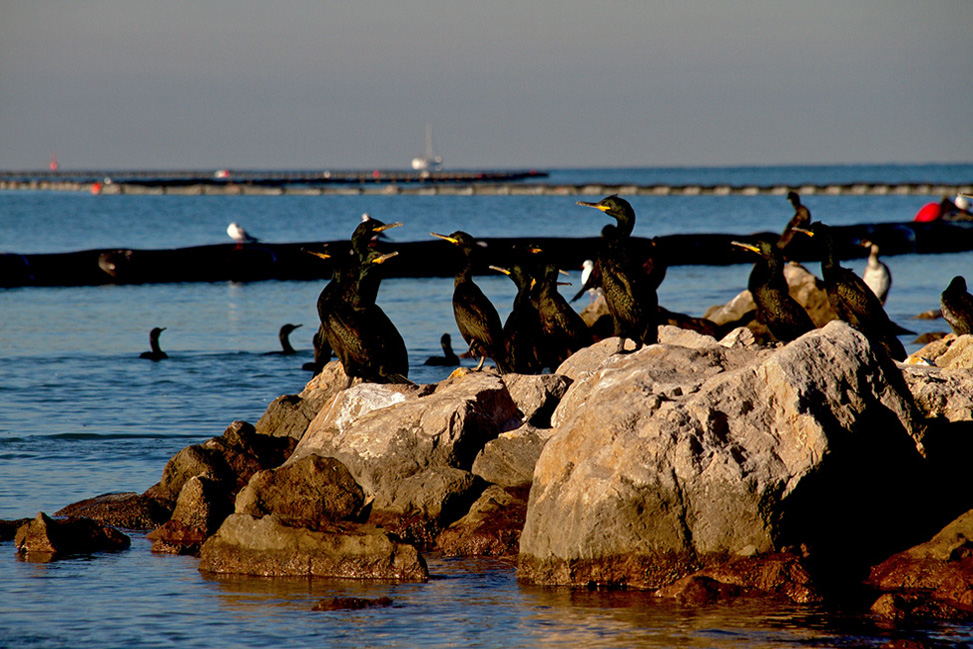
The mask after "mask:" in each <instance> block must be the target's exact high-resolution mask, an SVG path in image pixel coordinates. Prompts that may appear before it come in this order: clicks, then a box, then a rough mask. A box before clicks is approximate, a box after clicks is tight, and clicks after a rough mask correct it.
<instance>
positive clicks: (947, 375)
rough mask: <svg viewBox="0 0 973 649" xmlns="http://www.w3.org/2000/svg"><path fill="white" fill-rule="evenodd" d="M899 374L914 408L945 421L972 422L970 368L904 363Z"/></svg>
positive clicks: (972, 400) (972, 373) (972, 381)
mask: <svg viewBox="0 0 973 649" xmlns="http://www.w3.org/2000/svg"><path fill="white" fill-rule="evenodd" d="M970 338H973V336H970ZM902 373H903V376H904V377H905V381H906V384H907V385H908V386H909V391H910V392H911V393H912V397H913V399H914V400H915V403H916V407H917V408H918V409H919V411H920V412H921V413H922V414H923V415H924V416H925V417H927V418H928V419H934V420H942V421H947V422H960V421H963V422H970V421H973V371H971V370H968V369H956V368H945V369H944V368H941V367H935V366H921V365H906V366H904V367H903V368H902Z"/></svg>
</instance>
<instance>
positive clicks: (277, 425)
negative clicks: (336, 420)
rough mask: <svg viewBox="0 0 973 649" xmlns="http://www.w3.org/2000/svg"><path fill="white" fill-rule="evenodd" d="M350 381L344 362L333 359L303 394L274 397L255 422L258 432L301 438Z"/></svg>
mask: <svg viewBox="0 0 973 649" xmlns="http://www.w3.org/2000/svg"><path fill="white" fill-rule="evenodd" d="M347 382H348V376H347V375H346V374H345V373H344V370H343V369H342V367H341V363H340V362H338V361H331V362H329V363H328V364H327V365H325V366H324V368H323V369H322V370H321V372H320V373H318V374H317V375H315V377H314V378H312V379H311V380H310V381H308V383H307V385H306V386H304V389H303V390H301V392H300V393H299V394H285V395H283V396H280V397H277V398H276V399H274V400H273V401H272V402H271V404H270V405H269V406H267V410H266V411H264V414H263V415H262V416H261V417H260V419H259V420H258V421H257V423H256V424H255V429H256V431H257V433H259V434H261V435H272V436H275V437H284V436H287V437H293V438H294V439H296V440H299V439H301V437H302V436H303V435H304V431H306V430H307V427H308V425H309V424H310V423H311V421H313V420H314V418H315V417H316V416H317V414H318V412H320V410H321V408H323V407H324V405H325V404H327V403H328V402H329V401H331V399H332V398H333V397H334V395H336V394H338V393H339V392H341V390H342V389H344V387H345V385H346V384H347Z"/></svg>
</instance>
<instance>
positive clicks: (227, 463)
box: [145, 421, 295, 506]
mask: <svg viewBox="0 0 973 649" xmlns="http://www.w3.org/2000/svg"><path fill="white" fill-rule="evenodd" d="M294 446H295V441H294V440H293V439H291V438H290V437H273V436H270V435H260V434H258V433H257V432H256V430H255V429H254V427H253V426H252V425H251V424H248V423H247V422H244V421H235V422H233V423H232V424H230V426H229V427H227V429H226V431H224V433H223V435H221V436H220V437H213V438H211V439H209V440H207V441H206V442H203V443H202V444H193V445H191V446H187V447H186V448H184V449H182V450H181V451H179V452H178V453H176V454H175V455H174V456H173V457H172V459H170V460H169V462H168V463H167V464H166V466H165V468H164V469H163V471H162V480H161V481H160V482H159V483H158V484H156V485H154V486H153V487H150V488H149V489H148V490H147V491H146V492H145V495H146V496H148V497H150V498H154V499H157V500H160V501H162V502H163V503H166V504H172V506H174V505H175V501H176V498H178V497H179V492H180V491H181V490H182V488H183V485H185V484H186V481H187V480H189V479H190V478H192V477H193V476H198V475H201V476H205V477H207V478H210V479H212V480H215V481H217V482H219V483H221V484H222V485H224V486H225V487H226V489H227V490H228V492H229V493H230V494H233V495H235V494H236V493H237V492H238V491H239V490H240V489H242V488H243V487H244V486H245V485H246V484H247V482H248V481H249V480H250V477H251V476H252V475H253V474H254V473H256V472H257V471H260V470H263V469H270V468H273V467H276V466H279V465H280V464H281V463H283V462H284V460H286V459H287V458H288V456H289V455H290V453H291V451H292V450H293V449H294Z"/></svg>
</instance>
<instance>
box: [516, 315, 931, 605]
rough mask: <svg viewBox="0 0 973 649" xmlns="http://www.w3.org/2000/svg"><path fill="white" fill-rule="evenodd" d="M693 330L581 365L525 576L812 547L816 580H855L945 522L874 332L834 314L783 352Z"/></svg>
mask: <svg viewBox="0 0 973 649" xmlns="http://www.w3.org/2000/svg"><path fill="white" fill-rule="evenodd" d="M662 329H664V328H660V340H663V342H664V339H663V331H662ZM689 333H691V332H689ZM683 335H685V334H683ZM687 340H688V339H687ZM693 340H695V342H693V343H692V344H693V346H681V345H680V346H677V345H671V344H658V345H650V346H648V347H645V348H643V349H642V350H640V351H638V352H636V353H633V354H628V355H608V354H606V353H605V351H606V350H604V349H602V350H599V349H598V348H599V346H606V347H607V346H612V345H613V343H614V341H612V340H609V341H604V342H602V343H598V344H596V345H594V346H592V347H590V348H588V349H587V350H582V352H579V354H575V356H574V357H572V358H571V359H568V361H567V362H566V363H565V365H568V364H569V363H570V364H574V366H575V367H574V368H572V369H571V373H572V374H573V375H574V378H575V383H573V384H572V385H571V387H570V388H569V390H568V392H567V394H566V395H565V396H564V398H563V399H562V400H561V403H560V405H559V406H558V408H557V410H556V411H555V413H554V416H553V418H552V421H553V423H554V425H555V428H556V430H555V431H554V435H553V436H552V437H551V439H550V440H549V441H548V443H547V445H546V446H545V447H544V450H543V451H542V452H541V456H540V458H539V460H538V462H537V465H536V468H535V471H534V476H533V486H532V488H531V492H530V500H529V505H528V509H527V518H526V523H525V526H524V531H523V535H522V537H521V547H520V558H519V576H520V578H522V579H524V580H526V581H528V582H532V583H536V584H551V585H590V584H594V585H607V586H619V585H628V586H633V587H638V588H649V589H658V588H661V587H663V586H666V585H668V584H671V583H673V582H675V581H676V580H678V579H680V578H682V577H685V576H686V575H689V574H691V573H693V572H695V571H697V570H699V569H701V568H703V567H707V566H711V565H718V564H720V563H722V562H723V561H724V559H725V558H726V557H728V556H733V555H736V554H747V555H753V556H756V555H766V554H773V553H777V552H780V551H782V550H783V549H784V548H786V547H790V546H794V547H797V546H804V547H807V548H808V549H809V552H810V554H809V557H808V562H807V565H808V567H809V568H810V569H812V572H813V573H814V574H815V577H816V578H825V579H835V580H842V579H845V580H846V579H854V578H855V577H854V576H855V575H860V574H862V573H863V571H864V570H866V569H867V566H868V565H871V564H872V563H874V562H875V560H876V558H880V557H882V556H887V554H888V553H889V552H890V551H892V550H891V548H894V547H895V546H896V545H897V544H901V543H903V542H904V541H905V540H906V539H909V538H912V537H914V536H915V535H916V534H917V533H920V530H922V529H925V528H926V527H927V526H928V525H929V524H930V523H931V521H930V520H929V518H930V517H931V516H932V513H931V512H930V511H929V509H930V508H929V507H928V505H927V504H926V503H925V502H924V501H926V500H928V499H929V497H930V493H929V491H930V487H929V484H928V483H927V481H926V480H925V478H926V477H927V474H926V473H925V472H924V471H923V468H924V467H923V457H922V455H921V453H920V450H921V448H922V446H921V441H922V436H923V432H924V431H923V428H922V426H921V423H920V421H919V419H920V418H919V416H918V414H917V412H916V411H915V409H914V406H913V404H912V399H911V395H910V394H909V392H908V390H907V388H906V387H905V384H904V382H903V381H902V377H901V373H900V372H899V370H898V369H897V368H896V367H895V365H894V364H892V363H891V362H890V361H888V359H886V358H883V357H882V356H880V355H876V354H874V353H873V352H872V350H871V347H870V346H869V343H868V341H867V340H866V339H865V337H864V336H862V335H861V334H860V333H859V332H857V331H855V330H854V329H852V328H851V327H849V326H848V325H846V324H844V323H841V322H833V323H831V324H829V325H827V326H826V327H825V328H823V329H820V330H816V331H813V332H811V333H808V334H806V335H805V336H802V337H801V338H799V339H798V340H796V341H794V342H792V343H790V344H789V345H787V346H784V347H782V348H779V349H778V350H776V351H770V350H756V351H755V350H750V349H748V348H746V347H745V346H741V347H732V348H729V347H725V346H723V345H720V344H718V343H716V342H715V341H712V338H709V337H706V336H699V337H698V338H695V339H693ZM581 354H584V355H586V356H587V359H585V360H584V362H583V363H582V362H581V361H580V359H576V358H575V357H577V356H579V355H581ZM599 354H600V355H601V356H602V358H603V360H602V362H601V364H600V365H598V366H594V364H595V362H596V358H597V356H598V355H599ZM890 521H894V522H895V523H894V524H890ZM875 529H883V534H882V535H878V536H877V535H876V534H875V533H874V530H875ZM899 547H901V545H899Z"/></svg>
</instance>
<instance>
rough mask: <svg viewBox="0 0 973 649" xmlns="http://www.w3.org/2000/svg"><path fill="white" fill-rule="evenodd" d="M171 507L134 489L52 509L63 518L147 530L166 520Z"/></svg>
mask: <svg viewBox="0 0 973 649" xmlns="http://www.w3.org/2000/svg"><path fill="white" fill-rule="evenodd" d="M171 513H172V510H171V508H169V507H166V505H165V504H164V503H162V502H161V501H159V500H157V499H155V498H149V497H148V496H145V495H143V494H139V493H135V492H123V493H108V494H102V495H100V496H95V497H94V498H88V499H86V500H81V501H78V502H76V503H72V504H70V505H68V506H67V507H63V508H61V509H59V510H58V511H56V512H54V515H55V516H63V517H66V518H90V519H92V520H95V521H98V522H99V523H104V524H105V525H111V526H112V527H120V528H123V529H127V530H150V529H153V528H155V527H158V526H159V525H161V524H162V523H164V522H165V521H166V520H168V518H169V516H170V514H171Z"/></svg>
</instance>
